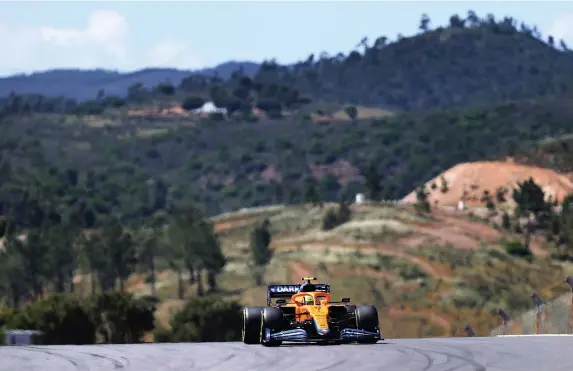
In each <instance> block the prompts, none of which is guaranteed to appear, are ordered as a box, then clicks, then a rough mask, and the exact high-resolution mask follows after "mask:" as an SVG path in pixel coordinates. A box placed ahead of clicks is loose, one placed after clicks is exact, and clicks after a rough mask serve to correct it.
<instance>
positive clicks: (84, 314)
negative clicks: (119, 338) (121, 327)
mask: <svg viewBox="0 0 573 371" xmlns="http://www.w3.org/2000/svg"><path fill="white" fill-rule="evenodd" d="M6 328H11V329H22V330H38V331H41V332H43V336H42V342H43V343H44V344H57V345H61V344H94V343H95V339H96V336H95V335H96V325H95V323H94V321H93V318H92V317H91V315H90V308H89V306H88V305H87V303H85V302H81V301H80V300H79V299H78V298H76V297H74V296H72V295H70V294H56V295H52V296H50V297H48V298H47V299H44V300H39V301H37V302H34V303H29V304H26V305H24V306H23V307H21V308H19V309H18V310H15V311H14V312H13V313H12V315H10V316H9V317H8V318H6Z"/></svg>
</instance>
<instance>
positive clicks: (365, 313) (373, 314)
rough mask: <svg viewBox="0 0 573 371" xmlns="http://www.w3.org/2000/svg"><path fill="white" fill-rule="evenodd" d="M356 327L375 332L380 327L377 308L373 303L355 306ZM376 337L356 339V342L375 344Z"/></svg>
mask: <svg viewBox="0 0 573 371" xmlns="http://www.w3.org/2000/svg"><path fill="white" fill-rule="evenodd" d="M356 328H358V329H360V330H364V331H368V332H376V331H377V330H378V329H379V328H380V324H379V320H378V310H377V309H376V307H375V306H373V305H361V306H359V307H358V308H356ZM377 342H378V339H368V340H358V344H376V343H377Z"/></svg>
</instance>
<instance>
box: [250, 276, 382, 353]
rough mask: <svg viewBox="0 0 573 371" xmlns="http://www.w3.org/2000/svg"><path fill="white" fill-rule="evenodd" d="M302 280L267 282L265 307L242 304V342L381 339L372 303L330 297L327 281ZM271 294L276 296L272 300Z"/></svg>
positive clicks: (267, 343)
mask: <svg viewBox="0 0 573 371" xmlns="http://www.w3.org/2000/svg"><path fill="white" fill-rule="evenodd" d="M302 280H303V281H306V282H303V283H302V284H300V285H269V286H268V289H267V306H266V307H245V308H243V331H242V337H243V342H244V343H245V344H262V345H264V346H279V345H281V344H282V343H283V342H304V343H349V342H358V343H360V344H374V343H376V342H377V341H379V340H383V338H382V336H381V333H380V325H379V321H378V311H377V310H376V307H375V306H373V305H361V306H356V305H353V304H350V298H343V299H342V300H341V301H339V302H335V301H331V298H330V285H328V284H313V283H311V281H314V280H316V278H313V277H304V278H303V279H302ZM275 298H279V299H278V300H276V302H275V304H273V303H272V299H275ZM283 298H284V299H283ZM286 298H290V300H289V301H288V302H287V301H286V300H285V299H286Z"/></svg>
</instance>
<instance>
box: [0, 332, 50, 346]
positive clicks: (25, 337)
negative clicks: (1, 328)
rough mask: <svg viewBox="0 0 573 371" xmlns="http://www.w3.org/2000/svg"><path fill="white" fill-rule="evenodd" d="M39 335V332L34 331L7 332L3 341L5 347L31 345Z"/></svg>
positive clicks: (40, 333)
mask: <svg viewBox="0 0 573 371" xmlns="http://www.w3.org/2000/svg"><path fill="white" fill-rule="evenodd" d="M41 335H42V332H41V331H35V330H7V331H6V334H5V339H4V341H5V343H6V345H32V344H36V343H37V341H35V340H36V339H37V338H38V337H39V336H41Z"/></svg>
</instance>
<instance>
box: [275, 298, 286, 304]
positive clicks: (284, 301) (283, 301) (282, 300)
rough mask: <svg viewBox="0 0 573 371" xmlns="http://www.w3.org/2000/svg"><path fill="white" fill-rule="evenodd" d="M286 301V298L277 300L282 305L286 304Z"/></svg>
mask: <svg viewBox="0 0 573 371" xmlns="http://www.w3.org/2000/svg"><path fill="white" fill-rule="evenodd" d="M285 303H286V300H284V299H279V300H277V304H279V305H282V304H285Z"/></svg>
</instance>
